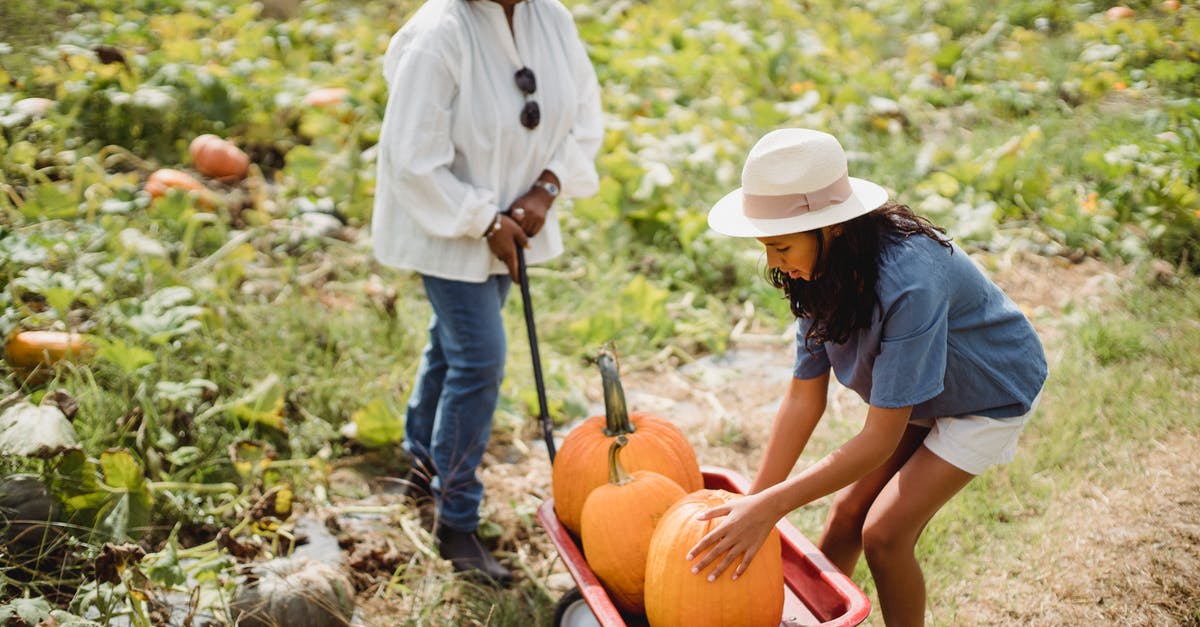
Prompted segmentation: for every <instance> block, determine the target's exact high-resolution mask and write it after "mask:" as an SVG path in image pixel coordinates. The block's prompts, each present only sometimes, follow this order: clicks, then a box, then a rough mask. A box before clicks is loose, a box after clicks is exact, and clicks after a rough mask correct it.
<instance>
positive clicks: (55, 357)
mask: <svg viewBox="0 0 1200 627" xmlns="http://www.w3.org/2000/svg"><path fill="white" fill-rule="evenodd" d="M94 350H95V347H94V346H92V344H91V342H89V341H88V339H87V336H86V335H83V334H81V333H74V332H71V333H68V332H65V331H20V332H18V333H14V334H12V335H11V336H10V337H9V338H8V341H7V342H6V343H5V344H4V357H5V359H7V360H8V363H9V364H10V365H12V367H13V368H14V369H15V370H17V371H18V372H29V371H31V370H33V369H35V368H37V367H39V366H53V365H54V364H56V363H58V362H60V361H62V360H64V359H72V358H80V357H87V356H88V355H91V353H92V352H93V351H94Z"/></svg>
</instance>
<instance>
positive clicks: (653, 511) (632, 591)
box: [580, 435, 686, 614]
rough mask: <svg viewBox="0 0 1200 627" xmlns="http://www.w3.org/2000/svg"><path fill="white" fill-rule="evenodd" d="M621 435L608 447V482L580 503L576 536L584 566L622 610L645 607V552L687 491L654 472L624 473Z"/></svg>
mask: <svg viewBox="0 0 1200 627" xmlns="http://www.w3.org/2000/svg"><path fill="white" fill-rule="evenodd" d="M627 444H629V438H628V437H626V436H624V435H619V436H617V437H616V439H614V440H613V443H612V446H611V447H609V450H608V475H609V476H608V483H606V484H604V485H602V486H600V487H598V488H596V489H595V490H592V493H591V494H590V495H588V497H587V501H585V502H584V504H583V520H582V523H581V530H580V537H581V539H582V540H583V554H584V556H585V557H586V558H587V561H588V565H589V566H591V568H592V571H593V572H595V573H596V576H597V577H599V578H600V581H601V582H602V583H603V584H604V587H605V588H607V589H608V592H609V596H611V598H612V600H613V601H614V602H615V603H616V604H617V606H618V607H620V608H621V609H622V610H624V611H626V612H632V613H637V614H641V613H642V612H644V611H645V609H646V608H645V603H644V601H643V596H644V592H645V579H646V555H647V553H648V552H649V550H650V537H651V536H652V535H654V528H655V526H657V525H658V521H659V519H661V518H662V516H663V514H664V513H665V512H666V511H667V510H668V509H670V507H671V505H673V504H674V503H675V501H678V500H679V499H681V498H683V497H684V495H685V494H686V493H685V492H684V491H683V488H681V487H679V484H678V483H675V482H674V481H672V480H670V479H668V478H666V477H664V476H663V475H661V474H659V473H657V472H651V471H649V470H637V471H634V472H633V473H627V472H625V468H624V467H623V466H622V465H621V459H620V457H621V449H622V448H624V447H625V446H626V445H627Z"/></svg>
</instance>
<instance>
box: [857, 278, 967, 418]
mask: <svg viewBox="0 0 1200 627" xmlns="http://www.w3.org/2000/svg"><path fill="white" fill-rule="evenodd" d="M927 276H930V275H927ZM945 289H946V287H945V282H944V281H941V280H933V279H932V278H930V279H928V280H925V281H921V282H919V283H917V284H914V285H911V286H909V287H907V288H905V289H904V290H903V291H902V292H901V293H900V294H899V295H898V297H897V298H896V299H895V300H894V301H893V302H892V305H891V307H889V308H888V311H886V312H885V313H884V316H883V332H882V335H881V338H880V340H881V341H880V350H879V356H878V357H876V358H875V364H874V365H873V366H872V369H871V379H872V384H871V400H870V403H871V404H872V405H875V406H876V407H908V406H910V405H917V404H919V403H923V402H925V401H927V400H929V399H931V398H933V397H935V396H937V395H938V394H941V393H942V390H943V389H944V388H945V380H946V350H947V333H948V330H949V310H950V303H949V299H948V298H947V295H946V293H945Z"/></svg>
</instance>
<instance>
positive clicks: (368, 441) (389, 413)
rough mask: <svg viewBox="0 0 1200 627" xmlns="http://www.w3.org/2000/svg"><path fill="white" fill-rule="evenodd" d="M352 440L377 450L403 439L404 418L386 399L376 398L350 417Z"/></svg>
mask: <svg viewBox="0 0 1200 627" xmlns="http://www.w3.org/2000/svg"><path fill="white" fill-rule="evenodd" d="M350 420H351V421H352V422H353V423H354V426H355V429H354V439H356V440H358V441H359V442H361V443H362V444H363V445H364V446H368V447H372V448H377V447H382V446H387V445H389V444H395V443H397V442H400V441H401V440H403V439H404V417H403V416H402V415H401V414H400V412H398V411H396V409H395V407H393V406H392V404H391V402H390V401H389V400H387V399H383V398H377V399H374V400H372V401H371V402H369V403H367V406H366V407H363V408H362V409H360V410H358V411H356V412H354V415H352V416H351V417H350Z"/></svg>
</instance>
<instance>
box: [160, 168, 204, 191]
mask: <svg viewBox="0 0 1200 627" xmlns="http://www.w3.org/2000/svg"><path fill="white" fill-rule="evenodd" d="M172 189H182V190H185V191H189V192H199V191H202V190H203V189H204V186H203V185H201V184H200V181H197V180H196V177H194V176H192V175H191V174H188V173H187V172H182V171H180V170H172V169H171V168H162V169H160V170H155V171H154V173H153V174H151V175H150V178H148V179H146V193H148V194H150V195H151V196H152V197H154V198H158V197H160V196H164V195H166V193H167V192H168V191H169V190H172Z"/></svg>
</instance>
